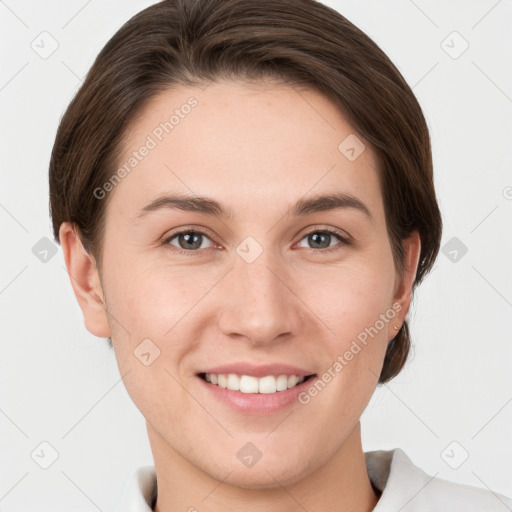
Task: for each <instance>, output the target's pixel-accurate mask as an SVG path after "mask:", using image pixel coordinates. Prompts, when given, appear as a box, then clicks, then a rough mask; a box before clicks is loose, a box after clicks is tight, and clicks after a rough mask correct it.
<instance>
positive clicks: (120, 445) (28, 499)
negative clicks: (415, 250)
mask: <svg viewBox="0 0 512 512" xmlns="http://www.w3.org/2000/svg"><path fill="white" fill-rule="evenodd" d="M152 3H154V2H149V1H136V0H129V1H124V2H114V1H112V0H108V1H105V0H104V1H101V2H100V1H98V0H89V1H87V0H67V1H63V0H62V1H49V2H36V1H34V0H32V1H23V0H18V1H16V0H6V1H0V31H1V32H0V33H1V34H2V44H1V48H0V52H1V54H0V56H1V57H0V58H1V61H0V63H1V65H0V109H1V117H0V144H1V146H0V148H1V156H2V158H1V163H0V226H1V233H2V248H3V250H2V251H1V254H2V265H1V266H0V329H1V331H0V336H1V338H0V339H1V347H2V357H1V358H0V379H1V381H0V429H1V435H0V461H1V462H0V464H1V465H0V471H1V473H0V475H1V477H0V510H2V511H3V512H18V511H29V510H30V511H34V510H38V511H50V510H51V511H52V512H59V511H68V510H76V511H96V510H101V511H107V510H111V509H113V508H114V506H115V504H116V503H117V502H118V500H119V498H120V495H121V493H122V491H123V487H124V485H125V482H126V480H127V478H128V476H129V474H130V473H131V472H132V471H133V470H134V469H135V467H137V466H139V465H144V464H152V456H151V452H150V449H149V443H148V441H147V436H146V430H145V422H144V418H143V417H142V415H141V414H140V412H139V411H138V409H137V408H136V407H135V406H134V405H133V403H132V402H131V400H130V398H129V396H128V395H127V393H126V391H125V389H124V387H123V384H122V382H121V380H120V375H119V372H118V369H117V365H116V361H115V358H114V353H113V352H112V351H110V350H109V349H108V348H107V344H106V341H105V340H104V339H101V338H96V337H94V336H93V335H91V334H90V333H89V332H88V331H87V330H86V329H85V327H84V323H83V318H82V314H81V311H80V309H79V307H78V304H77V302H76V299H75V296H74V294H73V292H72V288H71V284H70V282H69V277H68V274H67V273H66V271H65V266H64V260H63V257H62V251H61V248H60V246H57V245H56V244H55V243H53V237H52V235H51V225H50V220H49V213H48V162H49V157H50V152H51V148H52V145H53V141H54V137H55V132H56V129H57V126H58V122H59V119H60V117H61V116H62V114H63V112H64V110H65V108H66V107H67V105H68V103H69V101H70V100H71V98H72V97H73V95H74V94H75V92H76V91H77V89H78V87H79V86H80V84H81V81H82V79H83V77H84V76H85V74H86V72H87V71H88V69H89V67H90V66H91V64H92V62H93V60H94V58H95V56H96V55H97V53H98V52H99V51H100V49H101V48H102V47H103V45H104V44H105V43H106V42H107V40H108V39H109V38H110V37H111V36H112V35H113V34H114V32H115V31H116V30H117V29H118V28H119V27H120V26H121V24H122V23H124V22H125V21H126V20H128V19H129V18H130V17H131V16H132V15H133V14H135V13H136V12H138V11H140V10H142V9H143V8H145V7H147V6H149V5H151V4H152ZM325 3H326V4H327V5H329V6H331V7H334V8H335V9H337V10H338V11H339V12H341V13H342V14H343V15H344V16H346V17H347V18H348V19H349V20H350V21H352V22H353V23H354V24H356V25H357V26H358V27H359V28H361V29H362V30H363V31H365V32H366V33H367V34H368V35H369V36H370V37H371V38H372V39H373V40H374V41H375V42H376V43H377V44H378V45H379V46H380V47H381V48H382V49H383V50H384V51H385V52H386V53H387V54H388V56H389V57H390V58H391V60H392V61H393V62H394V63H395V65H396V66H397V67H398V69H399V70H400V71H401V73H402V74H403V75H404V77H405V78H406V80H407V82H408V83H409V84H410V86H411V87H412V88H413V91H414V93H415V94H416V96H417V98H418V100H419V102H420V104H421V105H422V108H423V110H424V113H425V117H426V119H427V122H428V125H429V128H430V130H431V135H432V144H433V155H434V168H435V182H436V189H437V192H438V197H439V203H440V207H441V210H442V214H443V221H444V233H443V241H442V250H441V252H440V253H439V256H438V259H437V263H436V265H435V267H434V270H433V272H432V273H431V274H430V275H429V276H428V277H427V278H426V280H425V281H424V283H423V284H422V285H421V287H420V288H419V289H418V290H417V292H416V296H415V299H414V301H413V304H412V308H411V312H410V313H409V317H408V318H409V320H410V324H411V330H412V335H413V341H414V348H413V351H412V353H411V355H410V358H409V361H408V363H407V365H406V367H405V368H404V370H403V371H402V373H401V374H400V375H399V376H398V377H397V378H395V379H394V380H392V381H391V382H390V383H389V384H388V385H385V386H383V387H382V388H380V389H378V390H377V391H376V393H375V395H374V396H373V398H372V400H371V402H370V405H369V407H368V408H367V410H366V411H365V413H364V415H363V418H362V431H363V448H364V449H365V451H367V450H373V449H391V448H395V447H401V448H402V449H404V451H405V452H406V453H407V454H408V456H409V457H410V458H411V459H412V460H413V462H414V463H416V464H417V465H418V466H420V467H421V468H423V469H424V470H425V471H427V472H428V473H430V474H431V475H436V476H438V477H440V478H444V479H448V480H452V481H456V482H462V483H466V484H469V485H473V486H476V487H482V488H485V489H491V490H493V491H495V492H498V493H502V494H505V495H507V496H512V473H511V470H510V461H511V460H512V440H511V431H512V429H511V426H512V377H511V373H510V367H511V363H512V343H511V341H512V335H511V327H512V325H511V324H512V322H511V318H512V273H511V271H510V264H511V261H512V241H511V236H510V235H511V233H512V229H511V220H512V165H511V163H512V156H511V152H510V147H511V135H512V72H511V65H510V63H511V62H512V32H511V31H510V26H512V1H511V0H500V1H496V0H489V1H463V0H459V1H453V0H452V1H449V2H447V1H441V0H436V1H426V0H423V1H420V0H416V1H414V2H413V1H412V0H393V1H382V0H381V1H379V0H372V1H369V0H366V1H359V2H357V1H347V0H338V1H334V0H330V1H327V2H325ZM45 237H46V238H48V239H49V240H50V241H51V242H50V241H48V240H45ZM41 443H43V444H41ZM44 466H47V467H46V469H45V468H44ZM497 506H498V502H497ZM503 509H504V510H505V506H504V505H503Z"/></svg>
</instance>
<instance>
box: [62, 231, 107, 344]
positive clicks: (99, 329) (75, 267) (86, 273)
mask: <svg viewBox="0 0 512 512" xmlns="http://www.w3.org/2000/svg"><path fill="white" fill-rule="evenodd" d="M59 241H60V245H61V247H62V251H63V253H64V260H65V262H66V268H67V271H68V275H69V278H70V281H71V286H72V287H73V291H74V292H75V296H76V298H77V300H78V304H79V306H80V309H81V310H82V313H83V315H84V323H85V327H86V328H87V330H88V331H89V332H90V333H91V334H94V335H95V336H98V337H101V338H108V337H109V336H110V326H109V323H108V312H107V310H106V306H105V298H104V294H103V290H102V288H101V281H100V278H99V273H98V269H97V267H96V262H95V261H94V258H93V257H91V256H89V254H88V253H87V252H86V251H85V249H84V247H83V245H82V241H81V240H80V237H79V236H78V233H77V232H76V230H75V228H74V226H72V225H71V224H70V223H69V222H63V223H62V224H61V225H60V228H59Z"/></svg>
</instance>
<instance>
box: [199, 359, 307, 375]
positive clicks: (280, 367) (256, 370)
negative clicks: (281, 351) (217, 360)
mask: <svg viewBox="0 0 512 512" xmlns="http://www.w3.org/2000/svg"><path fill="white" fill-rule="evenodd" d="M199 373H215V374H221V373H223V374H229V373H235V374H237V375H252V376H254V377H265V376H267V375H276V376H279V375H297V376H298V377H307V376H308V375H313V374H314V372H311V371H308V370H304V369H302V368H297V367H296V366H291V365H289V364H279V363H274V364H264V365H256V364H253V363H245V362H241V363H233V364H223V365H221V366H214V367H212V368H208V369H206V370H203V371H202V372H199Z"/></svg>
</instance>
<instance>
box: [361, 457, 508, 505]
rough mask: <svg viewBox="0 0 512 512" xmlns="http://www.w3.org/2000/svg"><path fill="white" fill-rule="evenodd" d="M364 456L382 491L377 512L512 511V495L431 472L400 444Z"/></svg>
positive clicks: (376, 483) (373, 477)
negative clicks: (426, 471) (439, 476)
mask: <svg viewBox="0 0 512 512" xmlns="http://www.w3.org/2000/svg"><path fill="white" fill-rule="evenodd" d="M365 458H366V465H367V469H368V475H369V477H370V480H371V481H372V482H373V484H374V485H375V486H376V487H377V488H378V489H379V490H381V491H382V495H381V497H380V499H379V502H378V503H377V506H376V507H375V509H374V512H385V511H389V510H400V511H401V512H427V511H432V512H434V511H435V512H453V511H454V510H464V512H507V511H512V499H510V498H508V497H506V496H503V495H502V494H499V493H496V492H493V491H492V490H489V489H480V488H478V487H472V486H469V485H464V484H460V483H456V482H450V481H448V480H443V479H440V478H437V477H436V476H435V475H434V476H432V475H429V474H427V473H425V472H424V471H423V470H422V469H421V468H419V467H418V466H416V465H415V464H414V463H413V462H412V461H411V459H409V457H408V456H407V455H406V454H405V453H404V451H403V450H401V449H400V448H395V449H394V450H376V451H371V452H365Z"/></svg>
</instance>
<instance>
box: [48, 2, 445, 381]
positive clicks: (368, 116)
mask: <svg viewBox="0 0 512 512" xmlns="http://www.w3.org/2000/svg"><path fill="white" fill-rule="evenodd" d="M223 78H227V79H229V78H233V79H243V80H249V81H252V82H256V81H259V80H264V79H275V80H277V81H279V82H281V83H283V84H289V85H293V86H298V87H306V88H310V89H314V90H316V91H318V92H320V93H322V94H324V95H325V96H326V97H328V98H329V99H330V100H332V101H333V102H334V103H335V105H336V106H337V107H338V108H339V109H340V111H341V112H342V113H343V115H344V116H345V117H346V119H347V121H348V122H350V124H351V125H352V126H353V127H354V129H356V130H357V131H358V133H359V135H361V136H362V137H363V138H364V139H366V141H367V142H368V143H369V144H371V145H372V147H373V148H374V150H375V152H376V155H377V157H378V163H379V165H378V167H379V168H378V169H377V172H378V178H379V183H380V187H381V191H382V196H383V201H384V208H385V216H386V225H387V230H388V236H389V239H390V244H391V247H392V252H393V259H394V263H395V268H396V270H397V272H398V274H399V275H402V273H403V271H404V260H403V256H404V250H403V246H402V240H404V239H405V238H407V237H408V235H410V234H411V233H412V231H413V230H418V232H419V235H420V238H421V254H420V260H419V264H418V269H417V273H416V279H415V282H414V286H413V290H414V287H415V286H417V285H418V284H419V283H420V282H421V280H422V279H423V277H424V276H425V275H426V273H427V272H429V271H430V270H431V267H432V266H433V264H434V261H435V258H436V256H437V253H438V251H439V246H440V240H441V232H442V220H441V214H440V211H439V207H438V204H437V200H436V195H435V189H434V183H433V168H432V155H431V146H430V135H429V132H428V128H427V125H426V122H425V119H424V116H423V113H422V110H421V107H420V105H419V104H418V101H417V100H416V98H415V96H414V94H413V92H412V90H411V88H410V87H409V86H408V84H407V83H406V81H405V80H404V78H403V77H402V75H401V74H400V72H399V71H398V69H397V68H396V67H395V66H394V65H393V63H392V62H391V61H390V60H389V58H388V57H387V56H386V54H385V53H384V52H383V51H382V50H381V49H380V48H379V47H378V46H377V45H376V44H375V43H374V42H373V41H372V40H371V39H370V38H369V37H368V36H367V35H366V34H365V33H364V32H362V31H361V30H360V29H358V28H357V27H356V26H354V25H353V24H352V23H351V22H350V21H349V20H347V19H346V18H345V17H344V16H342V15H341V14H340V13H338V12H337V11H335V10H333V9H331V8H330V7H327V6H326V5H324V4H322V3H320V2H316V1H314V0H258V1H254V2H251V1H247V0H164V1H161V2H159V3H157V4H154V5H152V6H150V7H148V8H146V9H144V10H143V11H141V12H139V13H138V14H136V15H135V16H133V17H132V18H131V19H130V20H129V21H127V22H126V23H125V24H124V25H123V26H122V27H121V28H120V29H119V30H118V31H117V32H116V34H114V36H113V37H112V38H111V39H110V40H109V41H108V42H107V44H106V45H105V46H104V48H103V49H102V50H101V52H100V53H99V54H98V56H97V58H96V60H95V61H94V64H93V65H92V67H91V69H90V71H89V73H88V74H87V77H86V79H85V80H84V83H83V84H82V86H81V88H80V89H79V90H78V92H77V93H76V95H75V97H74V99H73V100H72V102H71V103H70V105H69V107H68V108H67V110H66V112H65V114H64V116H63V117H62V119H61V122H60V125H59V128H58V131H57V135H56V139H55V144H54V147H53V151H52V154H51V161H50V167H49V182H50V183H49V186H50V210H51V211H50V213H51V217H52V222H53V232H54V237H55V240H56V241H57V242H59V243H60V241H59V227H60V225H61V223H62V222H65V221H68V222H71V223H72V224H73V225H74V227H75V228H76V229H77V232H78V233H79V235H80V238H81V240H82V243H83V245H84V247H85V249H86V250H87V251H88V252H89V254H90V255H92V256H93V257H94V259H95V260H96V263H97V265H98V269H99V270H100V271H101V262H102V240H103V234H104V226H105V213H106V208H107V204H108V198H109V197H108V196H107V198H106V199H105V200H99V199H98V198H97V197H96V196H95V195H94V194H93V191H94V190H95V189H97V187H101V185H102V184H104V183H105V182H107V181H108V180H109V177H111V176H112V175H113V174H114V172H115V170H116V168H117V167H116V166H117V165H118V163H119V162H118V157H119V152H120V148H121V142H122V140H123V136H124V135H125V134H126V130H127V128H128V127H129V125H130V122H131V121H133V119H134V116H136V115H137V113H139V112H140V111H141V110H142V109H143V108H144V106H145V105H147V103H148V101H149V100H151V99H152V98H153V97H155V96H156V95H157V94H158V93H160V92H163V91H164V90H167V89H169V88H171V87H173V86H176V85H185V86H202V85H204V84H208V83H211V82H214V81H216V80H220V79H223ZM109 342H110V345H111V346H112V344H111V340H110V339H109ZM410 344H411V341H410V333H409V327H408V324H407V321H404V323H403V325H402V327H401V329H400V330H399V331H398V333H397V335H396V337H395V338H394V339H393V340H392V341H391V342H390V343H389V345H388V348H387V352H386V356H385V359H384V365H383V368H382V371H381V375H380V377H379V383H384V382H387V381H388V380H390V379H392V378H393V377H394V376H396V375H397V374H398V373H399V372H400V370H401V369H402V367H403V365H404V364H405V361H406V359H407V355H408V353H409V348H410Z"/></svg>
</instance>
